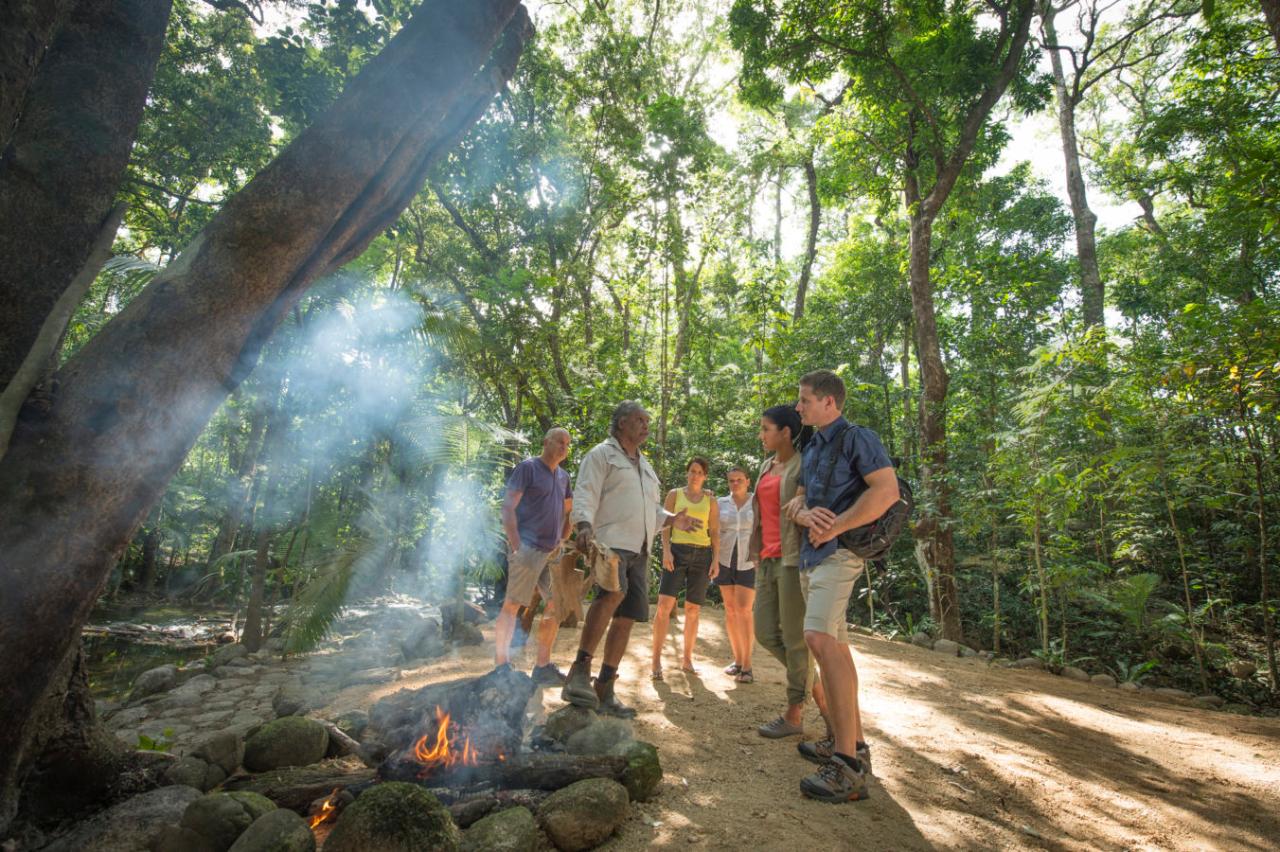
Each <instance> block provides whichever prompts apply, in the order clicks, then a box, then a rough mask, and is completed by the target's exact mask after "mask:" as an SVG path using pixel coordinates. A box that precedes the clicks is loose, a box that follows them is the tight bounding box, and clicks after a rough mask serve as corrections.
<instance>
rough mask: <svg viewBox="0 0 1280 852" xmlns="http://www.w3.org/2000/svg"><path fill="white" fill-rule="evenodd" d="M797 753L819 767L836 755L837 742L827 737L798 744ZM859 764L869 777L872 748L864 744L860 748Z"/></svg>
mask: <svg viewBox="0 0 1280 852" xmlns="http://www.w3.org/2000/svg"><path fill="white" fill-rule="evenodd" d="M796 751H798V752H800V756H801V757H803V758H804V759H805V760H807V761H809V762H810V763H816V764H818V765H819V766H821V765H822V764H824V763H826V762H827V761H828V760H830V759H831V756H832V755H834V754H835V753H836V741H835V738H834V737H832V736H831V735H829V734H828V735H827V736H825V737H823V738H822V739H820V740H812V741H809V742H803V743H798V744H797V745H796ZM856 756H857V758H858V762H859V763H861V764H862V769H863V771H865V772H866V773H867V774H868V775H870V774H871V748H870V747H869V746H868V745H867V744H866V743H862V744H860V745H859V746H858V751H857V752H856Z"/></svg>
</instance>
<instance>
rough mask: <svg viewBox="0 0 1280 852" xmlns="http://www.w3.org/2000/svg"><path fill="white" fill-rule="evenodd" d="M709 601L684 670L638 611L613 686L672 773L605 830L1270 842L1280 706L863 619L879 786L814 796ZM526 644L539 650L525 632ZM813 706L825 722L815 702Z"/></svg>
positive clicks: (865, 685) (757, 842) (862, 672)
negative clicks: (1170, 693) (1001, 662)
mask: <svg viewBox="0 0 1280 852" xmlns="http://www.w3.org/2000/svg"><path fill="white" fill-rule="evenodd" d="M721 616H722V613H721V612H720V611H719V610H713V609H711V608H709V607H708V608H706V609H704V611H703V616H702V625H701V631H700V636H699V643H698V651H697V653H696V654H695V663H696V665H697V667H698V668H699V674H698V675H697V676H693V675H686V674H684V673H682V672H680V671H679V655H678V654H679V652H678V650H677V648H678V642H679V633H678V630H674V629H673V631H672V634H671V636H670V637H669V638H668V641H667V649H668V651H667V655H666V672H667V673H666V682H665V683H659V684H654V683H651V682H650V680H649V676H648V673H649V663H648V661H649V648H650V637H651V635H652V634H651V633H650V630H649V625H647V624H646V625H636V629H635V631H634V633H633V635H632V641H631V651H630V653H628V655H627V657H626V659H625V660H624V661H623V664H622V666H621V681H620V685H619V695H620V697H621V698H622V700H623V701H625V702H627V703H629V704H632V705H634V706H635V707H637V708H638V709H639V711H640V713H639V716H638V718H637V719H636V735H637V737H638V738H640V739H644V740H648V741H650V742H652V743H654V744H656V745H657V746H658V750H659V753H660V755H661V759H662V764H663V768H664V769H665V771H666V778H665V780H664V783H663V787H662V790H661V793H660V795H659V796H658V797H657V798H656V799H654V800H653V801H651V802H648V803H645V804H642V805H638V806H636V807H635V808H633V810H632V814H631V817H630V818H629V819H628V820H627V822H626V823H625V824H624V825H623V827H622V828H621V829H620V831H619V832H618V834H617V836H616V837H615V838H614V839H612V840H611V841H610V842H609V843H607V844H606V845H605V846H604V847H602V848H605V849H614V850H639V849H647V848H649V847H653V846H664V847H670V846H687V845H698V846H702V847H706V848H711V849H742V848H744V847H745V848H748V849H751V848H756V849H766V850H773V849H779V850H826V849H893V850H899V849H993V848H1030V849H1243V850H1275V849H1280V720H1277V719H1257V718H1250V717H1243V716H1234V715H1230V714H1226V713H1219V712H1213V711H1208V710H1200V709H1194V708H1190V707H1186V706H1183V705H1181V704H1176V703H1169V702H1166V701H1161V700H1158V699H1155V698H1152V697H1150V696H1143V695H1141V694H1137V695H1132V694H1127V693H1122V692H1120V691H1118V690H1115V689H1106V688H1102V687H1096V686H1092V685H1090V684H1082V683H1077V682H1074V681H1070V680H1067V679H1065V678H1060V677H1055V676H1053V675H1050V674H1047V673H1043V672H1036V671H1015V670H1008V669H1003V668H999V667H991V666H989V665H988V664H987V663H986V662H984V661H982V660H980V659H954V658H948V657H944V656H942V655H941V654H937V653H935V652H933V651H929V650H925V649H922V648H917V647H915V646H912V645H906V644H902V643H898V642H891V641H887V640H883V639H877V638H872V637H866V636H861V635H855V636H854V638H853V647H854V658H855V661H856V663H857V666H858V673H859V676H860V678H861V691H860V699H861V702H862V708H863V709H862V712H863V720H864V724H865V725H866V728H867V741H868V742H869V743H870V745H871V748H872V755H873V759H874V764H875V776H876V777H875V780H874V781H873V782H872V784H871V797H870V798H869V799H868V800H866V801H863V802H857V803H851V804H845V805H828V804H823V803H819V802H814V801H810V800H806V799H804V798H802V797H801V795H800V793H799V790H798V786H797V785H798V782H799V780H800V778H801V777H803V776H804V775H806V774H807V773H808V772H810V771H811V770H812V767H811V765H810V764H809V763H807V762H805V761H804V760H802V759H801V758H800V756H799V755H798V754H797V753H796V750H795V745H796V742H797V741H798V738H796V737H792V738H789V739H784V740H765V739H763V738H761V737H760V736H758V735H757V734H756V733H755V726H756V725H757V724H759V723H760V722H763V721H766V720H768V719H770V718H772V717H773V716H775V715H777V713H778V712H779V711H780V710H781V709H782V704H783V701H784V682H785V681H784V673H783V669H782V667H781V666H780V665H779V664H778V663H777V662H776V661H775V660H774V659H773V658H772V657H771V656H769V655H768V654H767V653H763V652H758V653H757V654H756V657H755V660H754V669H755V678H756V680H755V683H753V684H737V683H734V682H733V680H732V678H730V677H728V676H726V675H723V674H721V668H722V667H723V666H724V665H725V664H727V663H728V662H729V661H730V660H731V655H730V652H729V645H728V639H727V637H726V635H725V632H724V628H723V623H722V620H721ZM485 633H486V637H491V630H490V629H488V628H486V631H485ZM577 642H578V631H577V630H567V631H562V632H561V634H560V636H559V637H558V638H557V641H556V652H555V656H554V659H555V660H556V662H557V663H558V664H560V665H561V667H562V668H567V667H568V663H569V662H570V661H571V659H572V655H573V652H574V650H575V649H576V647H577ZM757 650H758V649H757ZM491 653H492V646H491V645H486V646H482V647H477V648H474V649H468V650H467V652H466V653H464V654H463V655H461V656H459V657H455V658H452V659H447V660H442V661H440V662H438V663H437V664H434V665H432V666H431V667H430V668H427V669H420V670H417V671H414V672H408V673H406V675H407V676H406V678H405V679H404V680H401V681H399V682H398V683H395V684H393V685H388V686H383V687H378V688H368V687H364V688H356V689H350V690H347V691H345V692H343V693H342V694H340V695H338V696H335V700H334V702H333V704H332V705H331V707H332V709H335V710H341V709H348V708H350V707H367V706H368V705H369V704H370V703H371V702H372V701H373V700H376V699H377V698H379V697H381V696H382V695H384V694H388V693H390V692H394V691H395V690H397V689H400V688H405V687H418V686H422V685H424V684H426V683H430V682H433V681H439V680H444V679H450V678H453V677H458V676H463V675H467V674H482V673H483V672H485V671H487V670H488V669H489V668H490V667H491V666H492V660H491V656H490V654H491ZM518 659H519V658H518ZM522 662H523V663H524V665H525V667H526V668H528V667H529V666H530V665H531V664H532V650H531V649H530V650H528V651H526V653H525V656H524V658H523V660H522ZM558 706H560V700H559V690H547V691H545V692H544V693H543V707H544V711H550V710H554V709H556V708H557V707H558ZM807 725H808V728H809V735H810V736H811V737H816V736H818V735H820V733H821V730H822V726H821V720H820V719H819V717H818V715H817V712H816V711H813V710H811V711H810V713H809V715H808V718H807Z"/></svg>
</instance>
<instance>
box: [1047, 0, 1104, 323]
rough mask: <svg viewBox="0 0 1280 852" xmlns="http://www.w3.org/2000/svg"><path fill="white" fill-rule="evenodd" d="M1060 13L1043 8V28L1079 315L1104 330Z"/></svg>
mask: <svg viewBox="0 0 1280 852" xmlns="http://www.w3.org/2000/svg"><path fill="white" fill-rule="evenodd" d="M1056 15H1057V10H1056V9H1055V8H1054V6H1053V3H1051V2H1046V3H1044V4H1043V5H1042V7H1041V12H1040V24H1041V28H1042V29H1043V30H1044V38H1045V41H1046V43H1047V46H1046V48H1045V49H1046V51H1047V52H1048V54H1049V62H1050V65H1051V66H1052V69H1053V92H1054V101H1055V102H1056V105H1057V108H1058V110H1057V111H1058V133H1059V135H1060V136H1061V137H1062V156H1063V159H1064V160H1065V161H1066V167H1067V175H1066V177H1067V197H1068V198H1069V199H1070V201H1071V218H1072V220H1073V221H1074V223H1075V230H1076V260H1077V262H1079V264H1080V313H1081V318H1082V319H1083V320H1084V325H1085V327H1086V328H1092V327H1094V326H1098V327H1103V326H1104V325H1105V323H1106V317H1105V315H1104V306H1105V304H1106V289H1105V286H1104V285H1103V283H1102V273H1101V272H1100V271H1099V270H1098V241H1097V237H1096V235H1095V228H1096V226H1097V223H1098V217H1097V214H1095V213H1094V212H1093V210H1092V209H1091V208H1090V207H1089V196H1088V190H1087V189H1086V187H1085V184H1084V172H1083V170H1082V169H1081V168H1080V145H1079V143H1078V142H1077V140H1076V105H1077V101H1078V96H1077V95H1076V92H1075V90H1074V89H1075V87H1074V86H1071V87H1068V85H1067V77H1066V73H1065V72H1064V70H1063V66H1062V53H1061V51H1060V50H1058V49H1057V48H1056V45H1057V43H1058V33H1057V31H1056V30H1055V29H1054V24H1053V21H1054V17H1055V16H1056Z"/></svg>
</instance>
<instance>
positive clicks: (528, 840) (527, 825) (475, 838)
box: [462, 807, 538, 852]
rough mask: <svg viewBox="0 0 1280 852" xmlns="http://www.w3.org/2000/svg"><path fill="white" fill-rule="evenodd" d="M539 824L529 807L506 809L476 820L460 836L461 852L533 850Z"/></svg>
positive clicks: (536, 842) (520, 851)
mask: <svg viewBox="0 0 1280 852" xmlns="http://www.w3.org/2000/svg"><path fill="white" fill-rule="evenodd" d="M537 844H538V825H537V823H535V822H534V820H533V813H532V812H531V811H530V810H529V809H528V808H521V807H516V808H508V809H507V810H505V811H498V812H497V813H496V814H489V815H488V816H487V817H485V818H483V819H481V820H478V821H477V822H476V824H475V825H473V826H471V828H469V829H467V831H466V833H465V834H463V835H462V852H533V850H534V848H535V847H536V846H537Z"/></svg>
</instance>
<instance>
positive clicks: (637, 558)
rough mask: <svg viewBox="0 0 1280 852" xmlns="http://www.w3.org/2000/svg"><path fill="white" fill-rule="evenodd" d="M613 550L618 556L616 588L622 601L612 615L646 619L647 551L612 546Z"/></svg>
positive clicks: (634, 619) (647, 602) (637, 619)
mask: <svg viewBox="0 0 1280 852" xmlns="http://www.w3.org/2000/svg"><path fill="white" fill-rule="evenodd" d="M613 552H614V553H615V554H617V556H618V588H619V589H620V590H621V591H622V594H623V598H622V603H620V604H618V608H617V609H615V610H614V611H613V617H614V618H630V619H631V620H633V621H641V622H644V621H648V620H649V572H648V568H649V551H648V550H644V551H641V552H640V553H636V552H635V551H632V550H619V549H617V548H614V550H613Z"/></svg>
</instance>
